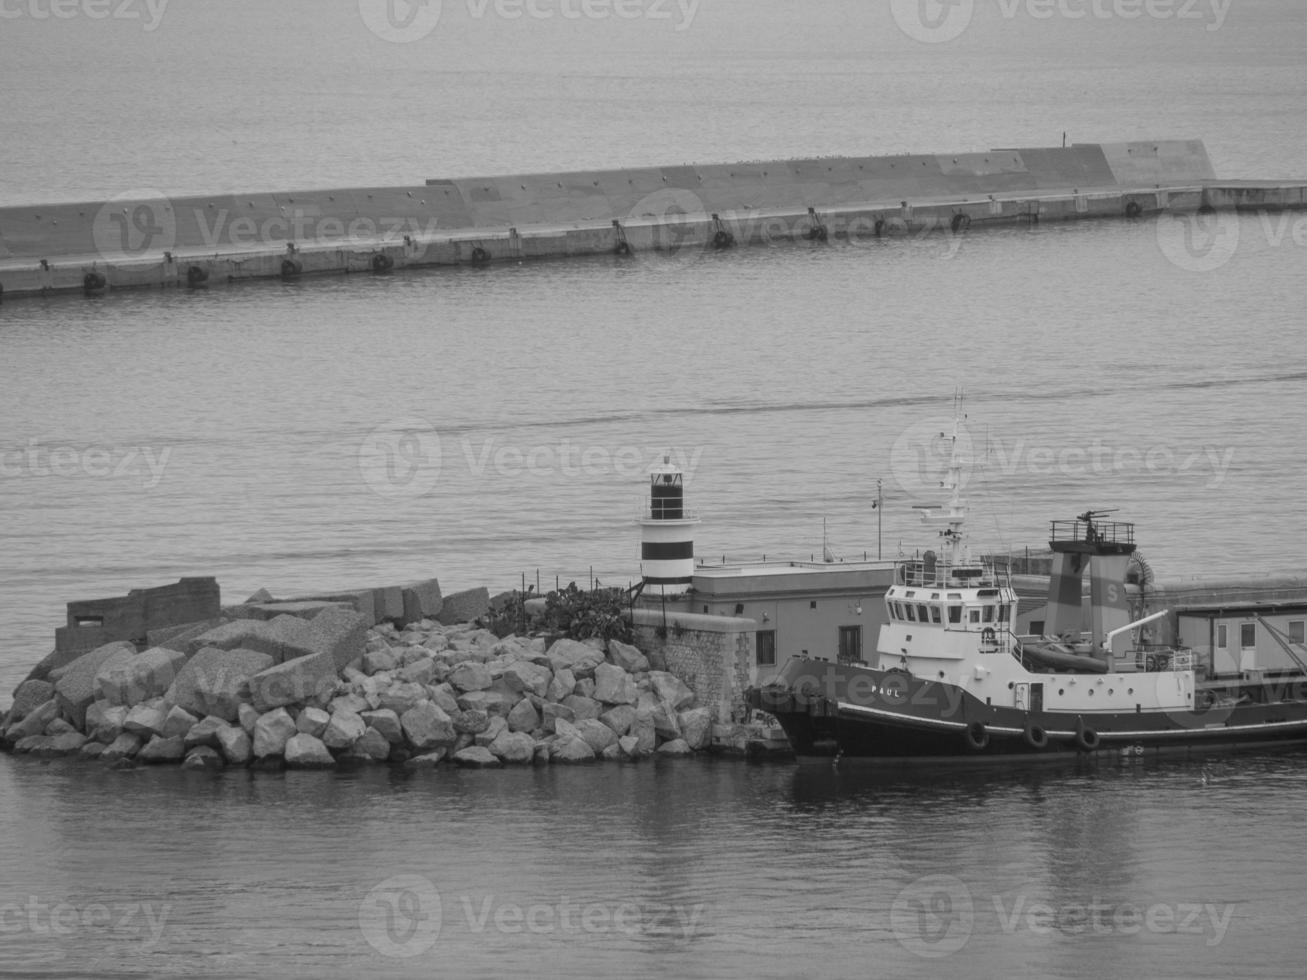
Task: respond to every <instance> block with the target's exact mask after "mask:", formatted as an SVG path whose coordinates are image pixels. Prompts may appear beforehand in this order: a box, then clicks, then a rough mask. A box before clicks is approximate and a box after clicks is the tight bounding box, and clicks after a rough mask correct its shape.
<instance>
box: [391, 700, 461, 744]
mask: <svg viewBox="0 0 1307 980" xmlns="http://www.w3.org/2000/svg"><path fill="white" fill-rule="evenodd" d="M399 722H400V725H401V726H402V727H403V729H404V737H405V738H406V739H407V740H408V744H409V745H410V746H412V747H413V749H415V750H416V751H418V752H425V751H428V750H430V749H437V748H445V747H448V746H451V745H453V744H454V742H455V741H456V740H457V738H458V733H457V732H456V731H455V730H454V722H453V719H451V718H450V717H449V715H447V714H446V713H445V712H444V711H442V710H441V709H440V708H438V707H436V705H434V704H433V703H432V702H430V701H423V702H422V703H421V704H418V705H416V706H415V707H412V708H410V709H409V710H408V711H406V712H404V714H403V715H402V716H401V717H400V719H399Z"/></svg>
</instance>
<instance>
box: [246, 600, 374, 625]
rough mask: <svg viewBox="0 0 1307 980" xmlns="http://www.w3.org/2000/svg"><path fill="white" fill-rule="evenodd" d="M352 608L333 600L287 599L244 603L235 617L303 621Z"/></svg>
mask: <svg viewBox="0 0 1307 980" xmlns="http://www.w3.org/2000/svg"><path fill="white" fill-rule="evenodd" d="M353 608H354V607H353V606H352V605H350V604H349V603H347V602H340V601H338V600H335V599H287V600H285V601H283V602H246V603H245V605H243V606H240V607H238V608H237V609H236V615H238V616H240V617H241V618H242V619H268V620H272V619H276V618H277V617H278V616H293V617H295V618H296V619H303V620H305V621H308V620H311V619H313V618H314V617H315V616H317V615H318V614H319V613H321V612H323V610H326V609H349V610H350V611H353Z"/></svg>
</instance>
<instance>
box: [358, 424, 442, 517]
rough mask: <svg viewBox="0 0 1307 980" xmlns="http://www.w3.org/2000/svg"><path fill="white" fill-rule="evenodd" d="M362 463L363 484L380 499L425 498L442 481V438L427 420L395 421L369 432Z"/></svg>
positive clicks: (361, 448)
mask: <svg viewBox="0 0 1307 980" xmlns="http://www.w3.org/2000/svg"><path fill="white" fill-rule="evenodd" d="M358 461H359V473H360V474H361V475H362V477H363V482H364V483H366V484H367V485H368V486H369V487H371V488H372V490H373V492H374V493H376V494H378V495H379V496H382V497H386V498H389V499H391V500H405V499H412V498H414V497H421V496H423V495H424V494H427V493H430V492H431V490H432V488H433V487H435V485H436V481H437V480H438V479H439V478H440V462H441V454H440V435H439V434H438V433H437V432H436V428H435V426H433V425H432V424H431V423H430V422H428V421H427V420H426V419H422V418H417V417H416V416H413V417H410V418H402V419H395V420H393V421H391V422H387V423H385V424H384V425H379V426H377V427H376V428H375V429H373V430H372V431H371V432H370V433H368V436H367V438H366V439H364V440H363V445H361V446H360V447H359V451H358Z"/></svg>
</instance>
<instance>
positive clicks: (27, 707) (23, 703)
mask: <svg viewBox="0 0 1307 980" xmlns="http://www.w3.org/2000/svg"><path fill="white" fill-rule="evenodd" d="M53 697H54V685H53V684H51V683H50V682H49V681H37V680H26V681H23V683H21V684H19V685H18V687H17V688H16V689H15V690H14V703H13V707H11V708H10V709H9V724H10V725H13V724H16V723H17V722H20V721H22V720H23V719H24V718H26V717H27V716H28V715H30V714H31V713H32V711H33V710H34V709H36V708H38V707H40V706H41V705H43V704H45V703H46V702H47V701H49V700H50V699H52V698H53Z"/></svg>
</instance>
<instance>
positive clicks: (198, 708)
mask: <svg viewBox="0 0 1307 980" xmlns="http://www.w3.org/2000/svg"><path fill="white" fill-rule="evenodd" d="M275 664H276V660H275V658H274V657H273V656H272V655H271V654H268V653H264V652H261V651H258V650H245V649H240V648H237V649H233V650H223V649H220V648H218V647H205V648H203V649H201V650H200V651H199V652H198V653H196V654H195V655H194V656H193V657H191V659H190V660H188V661H187V662H186V664H185V665H184V666H183V667H182V669H181V670H179V671H178V672H177V678H176V679H175V680H174V681H173V682H172V685H171V686H170V687H169V688H168V691H167V693H166V694H165V695H164V697H165V699H166V700H168V701H169V702H170V703H172V704H175V705H177V706H178V707H181V708H185V709H186V710H187V711H189V712H191V714H195V715H200V716H204V715H217V716H218V717H219V718H225V719H226V720H227V721H236V720H238V718H239V717H240V706H241V704H242V703H245V702H247V701H249V699H250V691H249V683H250V679H251V678H252V677H254V676H255V675H256V674H259V673H262V672H263V671H265V670H268V669H270V668H272V667H273V666H274V665H275Z"/></svg>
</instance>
